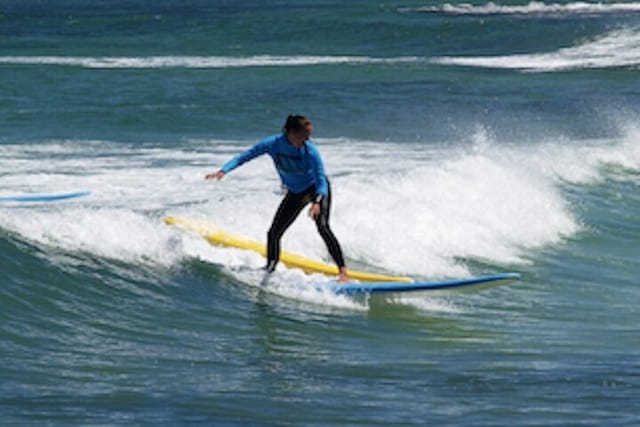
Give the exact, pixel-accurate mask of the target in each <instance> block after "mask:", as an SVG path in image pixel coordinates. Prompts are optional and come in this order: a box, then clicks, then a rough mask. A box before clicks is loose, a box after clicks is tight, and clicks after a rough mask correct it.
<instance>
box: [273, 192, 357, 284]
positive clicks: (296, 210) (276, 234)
mask: <svg viewBox="0 0 640 427" xmlns="http://www.w3.org/2000/svg"><path fill="white" fill-rule="evenodd" d="M315 191H316V188H315V186H311V187H309V188H307V189H306V190H304V191H303V192H301V193H293V192H291V191H288V192H287V195H286V196H285V197H284V199H282V202H280V206H279V207H278V210H277V211H276V214H275V216H274V218H273V222H272V223H271V228H270V229H269V232H268V233H267V242H268V243H267V271H269V272H271V271H273V270H274V269H275V268H276V264H277V263H278V260H279V259H280V239H281V238H282V235H283V234H284V232H285V231H287V229H288V228H289V226H290V225H291V224H292V223H293V221H294V220H295V219H296V218H297V217H298V215H300V212H301V211H302V210H303V209H304V207H305V206H307V205H308V204H309V203H310V202H311V200H312V198H313V196H314V195H315V194H316V192H315ZM330 210H331V186H329V194H328V195H327V197H323V198H322V202H321V203H320V214H319V215H318V216H317V217H316V226H317V227H318V232H319V233H320V236H322V240H324V242H325V244H326V245H327V249H329V253H330V254H331V257H332V258H333V260H334V261H335V263H336V265H337V266H338V268H342V267H344V266H345V264H344V258H343V256H342V249H341V248H340V244H339V243H338V239H336V236H335V235H334V234H333V231H331V228H330V227H329V211H330Z"/></svg>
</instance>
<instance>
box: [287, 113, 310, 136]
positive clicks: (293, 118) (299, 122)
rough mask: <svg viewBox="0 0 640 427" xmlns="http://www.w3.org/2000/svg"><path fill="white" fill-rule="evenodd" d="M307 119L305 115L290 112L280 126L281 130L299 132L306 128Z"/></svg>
mask: <svg viewBox="0 0 640 427" xmlns="http://www.w3.org/2000/svg"><path fill="white" fill-rule="evenodd" d="M308 124H309V119H308V118H306V117H305V116H300V115H294V114H291V115H289V117H287V121H286V122H285V124H284V126H283V127H282V132H284V133H288V132H300V131H303V130H305V129H306V127H307V125H308Z"/></svg>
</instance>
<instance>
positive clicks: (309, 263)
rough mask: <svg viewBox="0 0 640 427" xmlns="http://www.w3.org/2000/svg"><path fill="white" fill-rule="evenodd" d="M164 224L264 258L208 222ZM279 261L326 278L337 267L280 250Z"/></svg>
mask: <svg viewBox="0 0 640 427" xmlns="http://www.w3.org/2000/svg"><path fill="white" fill-rule="evenodd" d="M164 222H165V223H166V224H169V225H173V226H177V227H180V228H182V229H185V230H187V231H190V232H194V233H196V234H199V235H201V236H202V237H204V238H205V239H206V240H207V241H208V242H209V243H211V244H212V245H215V246H225V247H232V248H239V249H246V250H250V251H253V252H257V253H259V254H260V255H262V256H263V257H266V256H267V248H266V246H265V245H264V244H263V243H260V242H257V241H255V240H250V239H245V238H243V237H239V236H234V235H233V234H230V233H227V232H226V231H224V230H222V229H221V228H219V227H217V226H215V225H214V224H212V223H211V222H209V221H204V220H192V219H186V218H176V217H167V218H165V219H164ZM280 261H281V262H282V263H283V264H284V265H286V266H287V267H289V268H299V269H301V270H302V271H304V272H305V273H321V274H326V275H329V276H337V275H338V268H337V267H336V266H335V265H331V264H326V263H324V262H320V261H316V260H312V259H309V258H305V257H303V256H301V255H297V254H293V253H290V252H287V251H282V252H281V253H280ZM349 277H350V278H351V279H353V280H359V281H361V282H372V281H373V282H390V283H395V282H401V283H410V282H412V280H411V279H410V278H408V277H402V276H391V275H386V274H375V273H367V272H363V271H355V270H349Z"/></svg>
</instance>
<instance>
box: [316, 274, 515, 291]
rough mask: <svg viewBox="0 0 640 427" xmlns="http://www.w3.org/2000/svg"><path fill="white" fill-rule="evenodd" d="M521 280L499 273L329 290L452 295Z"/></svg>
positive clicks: (335, 286) (341, 286)
mask: <svg viewBox="0 0 640 427" xmlns="http://www.w3.org/2000/svg"><path fill="white" fill-rule="evenodd" d="M519 279H520V274H519V273H499V274H492V275H486V276H477V277H469V278H465V279H451V280H434V281H415V282H408V283H399V282H382V281H381V282H368V283H358V282H348V283H337V282H332V283H330V284H329V285H328V288H329V289H330V290H331V291H333V292H335V293H336V294H339V295H358V294H399V293H407V292H409V293H416V292H422V293H427V292H428V293H436V292H442V293H445V292H446V293H450V292H471V291H480V290H484V289H488V288H493V287H496V286H502V285H506V284H509V283H511V282H514V281H516V280H519Z"/></svg>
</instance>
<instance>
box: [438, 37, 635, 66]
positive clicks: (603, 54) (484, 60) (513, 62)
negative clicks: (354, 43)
mask: <svg viewBox="0 0 640 427" xmlns="http://www.w3.org/2000/svg"><path fill="white" fill-rule="evenodd" d="M432 62H433V63H436V64H443V65H459V66H468V67H483V68H504V69H517V70H525V71H537V72H549V71H561V70H570V69H589V68H620V67H637V66H639V65H640V27H635V28H625V29H619V30H615V31H611V32H608V33H606V34H604V35H602V36H600V37H597V38H595V39H592V40H587V41H585V42H583V43H581V44H578V45H576V46H571V47H566V48H562V49H558V50H557V51H555V52H548V53H531V54H518V55H500V56H465V57H449V56H444V57H438V58H433V59H432Z"/></svg>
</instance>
